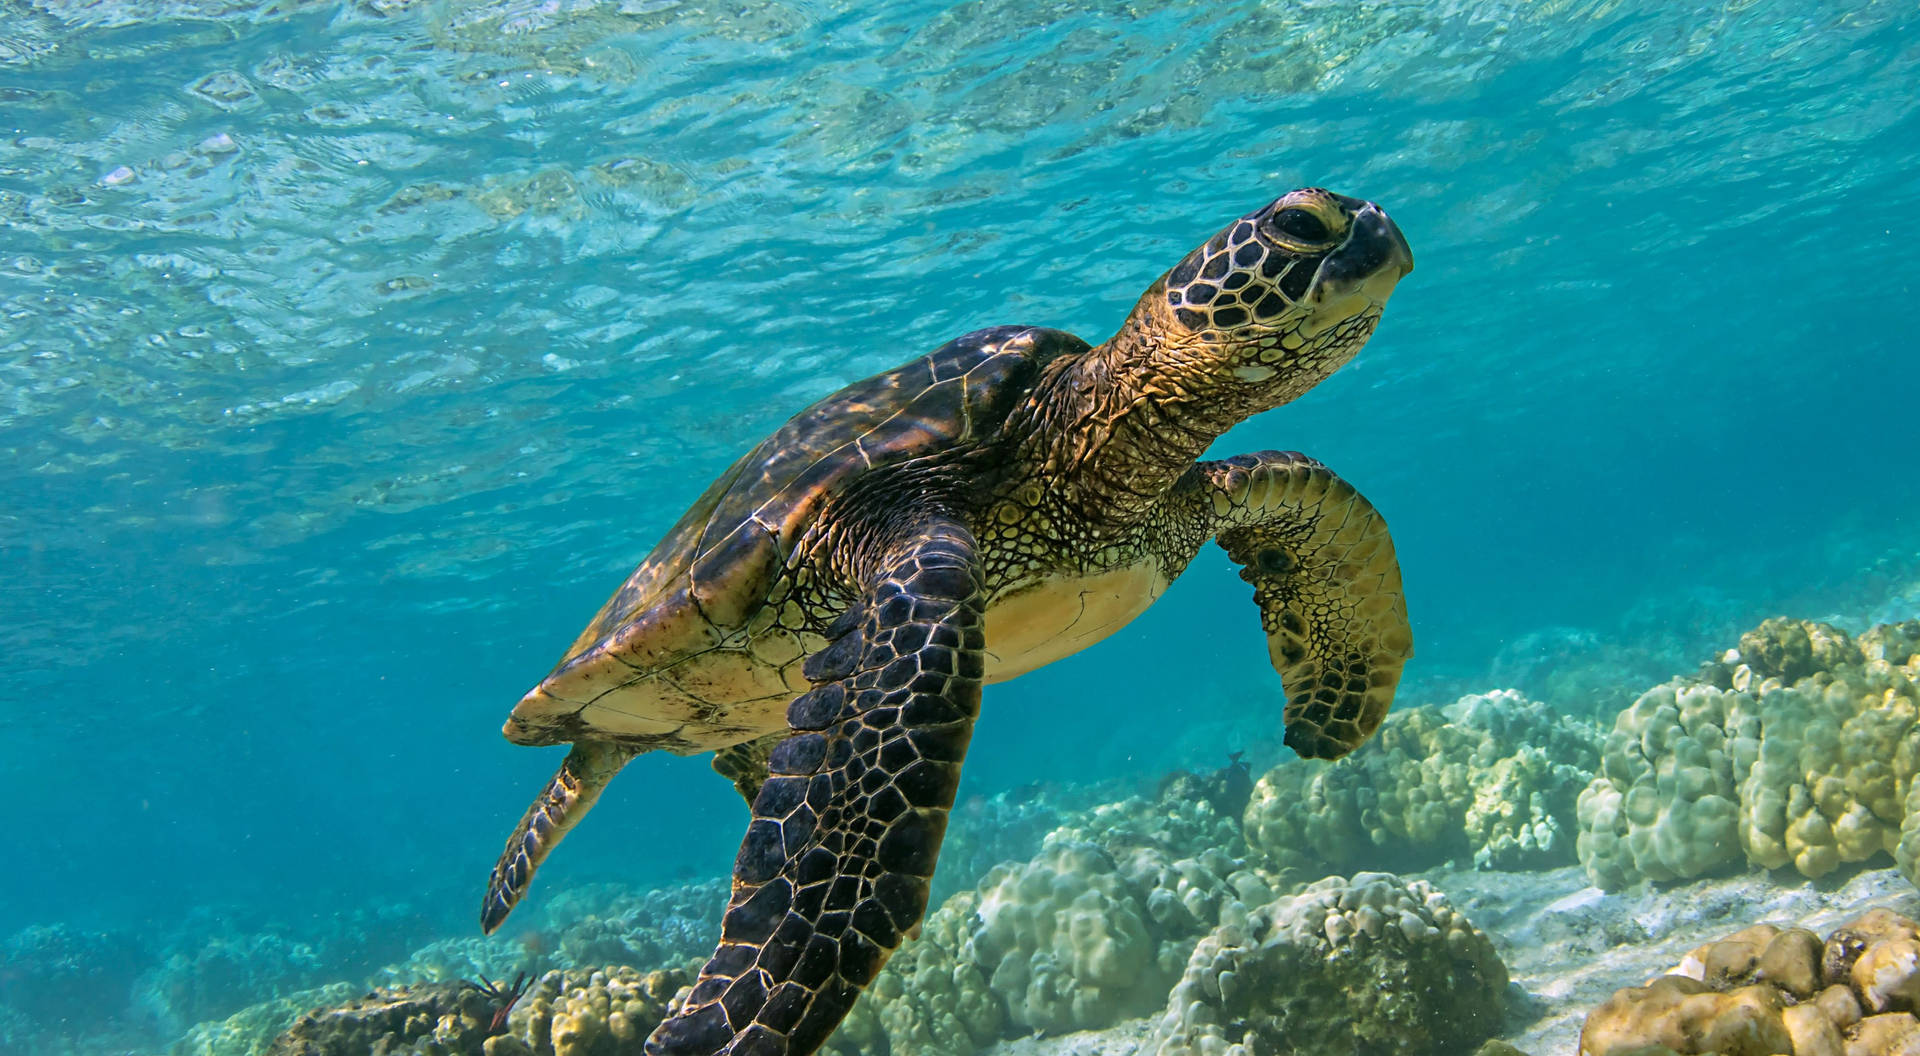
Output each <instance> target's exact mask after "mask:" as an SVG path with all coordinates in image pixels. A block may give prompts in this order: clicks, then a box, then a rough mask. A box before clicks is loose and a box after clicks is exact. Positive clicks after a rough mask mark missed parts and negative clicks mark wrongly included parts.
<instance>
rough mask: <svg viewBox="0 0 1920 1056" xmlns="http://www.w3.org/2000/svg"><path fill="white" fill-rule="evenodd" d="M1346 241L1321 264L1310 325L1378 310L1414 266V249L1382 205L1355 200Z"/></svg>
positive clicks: (1316, 327) (1327, 323) (1326, 324)
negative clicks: (1356, 207) (1350, 232)
mask: <svg viewBox="0 0 1920 1056" xmlns="http://www.w3.org/2000/svg"><path fill="white" fill-rule="evenodd" d="M1356 204H1358V205H1359V208H1358V209H1356V210H1355V211H1354V214H1353V228H1352V234H1351V235H1350V236H1349V237H1348V238H1347V243H1346V245H1343V246H1341V247H1340V248H1339V249H1337V250H1334V252H1333V253H1332V254H1331V255H1329V256H1328V257H1327V259H1326V261H1325V262H1324V263H1322V264H1321V265H1320V275H1319V282H1318V284H1317V289H1316V291H1315V292H1316V300H1318V301H1319V304H1318V305H1316V306H1315V307H1314V311H1313V318H1314V323H1313V324H1310V325H1313V326H1314V328H1315V329H1319V328H1321V327H1324V326H1328V325H1332V324H1333V323H1335V322H1338V321H1340V320H1343V319H1349V318H1351V317H1353V316H1355V315H1359V314H1361V313H1362V312H1366V311H1374V312H1377V311H1379V310H1380V309H1381V308H1382V307H1384V306H1385V305H1386V303H1387V297H1388V296H1390V295H1391V294H1392V293H1393V288H1394V286H1395V285H1396V284H1397V283H1399V281H1400V280H1401V279H1402V278H1404V277H1405V276H1406V275H1407V274H1408V273H1409V272H1411V271H1413V250H1412V249H1411V248H1410V247H1408V245H1407V238H1406V236H1405V235H1402V234H1401V233H1400V227H1399V225H1397V224H1395V223H1394V222H1393V218H1391V217H1389V216H1388V215H1387V214H1386V212H1385V211H1384V210H1382V209H1381V208H1380V207H1379V206H1377V205H1375V204H1373V203H1372V202H1358V203H1356Z"/></svg>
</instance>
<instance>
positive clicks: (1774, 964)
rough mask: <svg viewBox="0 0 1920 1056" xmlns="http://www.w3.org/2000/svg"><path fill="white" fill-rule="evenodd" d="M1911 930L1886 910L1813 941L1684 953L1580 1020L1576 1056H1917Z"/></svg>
mask: <svg viewBox="0 0 1920 1056" xmlns="http://www.w3.org/2000/svg"><path fill="white" fill-rule="evenodd" d="M1916 940H1920V926H1916V925H1915V924H1914V922H1913V921H1911V920H1909V919H1907V918H1905V917H1902V916H1900V915H1898V914H1896V913H1892V912H1889V911H1888V910H1885V909H1876V910H1873V911H1871V912H1869V913H1867V914H1865V915H1863V916H1861V917H1859V918H1857V919H1855V920H1853V921H1851V922H1849V923H1846V924H1843V925H1841V926H1840V927H1838V928H1836V929H1834V931H1833V932H1832V933H1831V934H1830V935H1829V936H1828V937H1827V938H1826V939H1825V940H1824V941H1823V940H1821V939H1820V938H1818V937H1817V936H1815V935H1814V934H1813V933H1812V932H1810V931H1806V930H1804V929H1800V928H1789V929H1785V930H1782V929H1780V928H1776V927H1774V926H1772V925H1767V924H1760V925H1755V926H1754V927H1750V928H1746V929H1743V930H1741V931H1738V932H1735V933H1734V934H1732V935H1729V936H1727V937H1726V938H1724V939H1721V940H1720V941H1718V942H1711V943H1708V944H1706V945H1704V946H1701V947H1700V948H1698V949H1696V950H1694V951H1693V952H1692V953H1689V954H1688V955H1687V956H1686V957H1685V958H1683V959H1682V960H1681V962H1680V964H1679V966H1678V967H1676V968H1674V969H1673V970H1672V971H1670V972H1669V973H1667V974H1666V975H1663V976H1661V977H1659V978H1658V979H1655V980H1653V981H1651V982H1649V983H1648V984H1646V985H1645V986H1639V987H1632V988H1629V989H1625V990H1620V991H1618V992H1616V993H1615V994H1614V995H1613V996H1612V997H1611V998H1609V999H1608V1000H1607V1002H1606V1003H1605V1004H1603V1005H1601V1006H1600V1007H1599V1008H1598V1009H1595V1010H1594V1012H1593V1013H1592V1014H1591V1015H1589V1016H1588V1017H1587V1020H1586V1024H1585V1026H1584V1027H1583V1028H1582V1029H1581V1032H1580V1053H1581V1056H1645V1054H1647V1053H1671V1054H1676V1056H1692V1054H1702V1053H1719V1054H1722V1056H1748V1054H1752V1056H1768V1054H1772V1053H1788V1052H1790V1053H1793V1054H1795V1056H1893V1054H1895V1053H1899V1054H1907V1053H1914V1052H1920V1021H1916V1020H1915V1019H1914V1015H1913V1013H1914V1011H1915V1009H1916V1008H1920V943H1917V942H1916Z"/></svg>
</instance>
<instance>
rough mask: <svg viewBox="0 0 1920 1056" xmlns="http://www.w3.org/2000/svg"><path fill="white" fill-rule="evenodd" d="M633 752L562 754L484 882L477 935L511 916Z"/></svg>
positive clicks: (600, 744) (588, 746)
mask: <svg viewBox="0 0 1920 1056" xmlns="http://www.w3.org/2000/svg"><path fill="white" fill-rule="evenodd" d="M634 754H635V753H634V751H633V750H632V749H630V748H623V747H621V746H619V745H617V744H614V743H613V742H611V741H580V742H578V743H576V744H575V745H574V746H573V751H571V752H568V753H567V758H566V761H565V762H562V763H561V764H560V770H559V772H558V773H555V774H554V775H553V780H551V781H549V782H547V787H546V788H544V789H542V790H541V792H540V795H539V796H537V797H536V798H535V799H534V801H533V806H531V807H528V808H527V813H526V814H525V815H524V816H522V817H521V819H520V825H519V827H517V828H515V829H514V830H513V835H512V836H509V837H508V838H507V849H506V850H504V851H502V852H501V853H500V861H499V862H497V863H495V865H494V867H493V875H491V876H489V877H488V878H487V895H486V897H485V898H484V899H482V900H481V902H480V930H481V931H483V932H485V933H486V934H488V935H491V934H493V932H494V929H496V928H498V927H499V926H500V925H501V924H502V923H504V922H505V921H506V919H507V914H509V913H511V912H513V907H514V906H515V905H518V904H519V902H520V899H521V897H522V896H523V895H525V894H526V893H527V886H528V885H529V884H531V883H533V873H534V870H536V869H538V868H540V863H541V862H544V861H546V860H547V855H549V854H551V853H553V848H554V847H555V846H556V845H558V844H559V843H560V839H561V837H564V836H565V835H566V834H567V833H568V831H569V830H571V829H572V828H573V827H574V826H575V825H578V824H579V823H580V819H581V818H584V817H586V815H587V811H589V810H591V809H593V805H594V803H595V802H596V801H598V800H599V799H600V793H601V792H603V791H605V790H606V787H607V782H609V781H612V780H613V775H615V774H617V773H619V772H620V768H621V767H623V766H625V765H627V761H628V760H630V759H632V758H633V757H634Z"/></svg>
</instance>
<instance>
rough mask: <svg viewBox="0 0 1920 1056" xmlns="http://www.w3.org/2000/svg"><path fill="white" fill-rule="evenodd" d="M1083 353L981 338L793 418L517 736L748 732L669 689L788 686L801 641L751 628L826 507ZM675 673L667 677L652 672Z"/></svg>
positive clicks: (528, 703) (988, 431)
mask: <svg viewBox="0 0 1920 1056" xmlns="http://www.w3.org/2000/svg"><path fill="white" fill-rule="evenodd" d="M1087 347H1088V346H1087V344H1086V343H1085V342H1084V341H1081V340H1080V339H1079V338H1077V337H1074V336H1073V335H1071V334H1067V333H1064V332H1061V331H1058V330H1046V329H1041V328H1035V327H1013V326H1007V327H993V328H990V329H987V330H978V331H975V332H973V333H971V334H967V335H965V336H963V337H960V338H956V339H955V340H953V341H950V342H948V343H947V344H945V345H943V346H941V347H940V348H938V349H936V350H934V351H933V352H931V353H929V354H928V355H926V356H922V357H920V358H918V359H915V360H913V361H912V362H909V363H907V364H905V365H903V366H900V367H898V368H896V369H894V370H890V371H886V372H884V373H881V374H876V375H874V376H873V377H870V378H867V379H866V380H864V381H860V382H856V383H854V384H852V385H849V386H847V387H846V388H844V389H841V390H840V391H839V392H836V393H834V394H832V395H830V396H827V397H825V398H824V399H821V400H819V401H817V402H815V403H814V404H813V405H811V406H809V407H807V408H806V409H805V410H802V411H801V412H800V413H799V414H796V415H794V416H793V418H791V419H789V420H788V421H787V423H786V424H785V425H783V426H781V427H780V428H779V429H778V430H776V431H775V432H774V433H773V435H772V436H769V437H768V438H767V439H766V440H764V441H762V442H761V443H760V444H759V445H758V446H756V447H755V448H754V449H753V450H751V451H749V452H747V453H746V454H745V455H744V456H742V457H741V458H740V459H739V461H737V462H735V463H734V464H733V465H732V466H731V467H729V468H728V470H727V471H726V472H725V473H723V474H722V475H721V476H720V477H719V479H717V480H715V481H714V482H713V484H712V485H711V486H709V487H708V488H707V490H706V491H705V493H703V494H702V495H701V497H700V498H699V500H698V501H696V502H695V503H694V504H693V506H692V507H691V508H689V509H688V510H687V512H686V514H684V515H683V516H682V517H681V518H680V520H679V521H678V522H677V523H676V524H675V525H674V527H673V528H672V529H671V530H670V531H669V532H668V533H667V535H666V536H665V537H664V538H663V539H661V541H660V543H659V545H657V546H656V547H654V549H653V551H652V553H650V554H648V555H647V557H646V559H645V560H643V561H642V562H641V563H640V565H639V567H638V568H636V569H635V570H634V571H633V574H632V575H630V576H629V577H628V578H627V580H626V582H625V583H623V584H622V585H621V586H620V588H619V589H618V590H616V591H615V592H614V594H613V596H612V597H611V598H609V599H608V600H607V603H606V604H605V605H603V606H602V607H601V609H600V612H599V614H598V615H596V616H595V617H594V619H593V620H592V622H590V623H589V624H588V625H587V628H586V630H585V631H583V632H582V633H581V635H580V636H579V638H577V639H575V641H574V643H573V645H572V646H571V647H570V648H569V649H568V650H567V654H566V656H565V657H563V658H562V659H561V661H560V662H559V664H557V665H556V666H555V667H554V669H553V671H552V672H551V673H550V674H548V675H547V677H546V678H545V679H543V680H542V681H541V683H540V684H539V685H538V686H536V687H534V689H533V690H532V691H530V692H529V693H528V694H527V695H526V696H525V697H524V698H523V699H522V700H521V701H520V703H519V704H518V705H517V706H516V707H515V708H514V711H513V714H512V716H511V717H510V718H509V719H508V721H507V725H506V728H505V730H504V732H505V733H506V736H507V737H508V739H510V740H513V741H516V742H518V743H522V744H554V743H559V742H562V741H570V740H576V739H580V738H582V737H589V736H601V737H613V738H616V739H621V740H624V741H628V742H630V743H633V744H635V745H636V746H641V747H664V748H668V749H671V750H676V751H698V750H703V749H706V748H711V747H716V746H718V745H720V744H725V743H731V742H730V741H729V740H728V738H731V739H734V740H737V739H740V737H741V736H743V735H746V734H751V733H752V732H753V731H752V730H749V729H745V728H744V726H743V724H742V723H741V722H740V721H739V719H740V716H738V715H735V714H733V713H732V712H731V711H728V712H727V713H726V715H725V717H724V718H722V717H721V715H720V713H718V712H714V711H713V709H712V708H709V709H708V712H707V713H702V714H693V715H689V714H688V710H689V709H688V707H687V703H686V701H687V697H688V695H687V693H686V692H685V690H682V689H679V688H676V686H673V685H669V684H668V683H669V681H671V682H672V683H677V684H678V685H684V686H689V687H691V686H692V685H698V686H699V687H700V688H699V690H697V691H696V692H697V693H698V694H699V695H700V696H701V698H702V699H703V700H708V701H709V703H710V704H722V703H724V704H732V703H735V702H742V703H744V702H747V701H758V700H761V699H765V698H767V697H768V696H769V694H773V695H778V694H780V693H782V692H784V691H785V687H786V683H787V682H789V681H791V679H790V675H789V673H787V672H786V668H787V667H788V665H790V664H791V655H790V654H792V652H793V650H794V643H793V642H789V641H785V640H783V641H782V643H780V644H778V645H774V646H772V647H771V648H770V649H769V650H767V652H768V654H769V655H767V656H766V657H764V658H760V657H757V656H756V654H757V653H759V652H760V650H759V649H758V647H757V646H756V645H754V644H753V643H752V642H751V641H750V637H751V636H750V634H749V631H748V628H749V626H750V624H752V623H753V619H754V617H755V615H756V614H758V613H759V612H760V611H761V610H762V609H763V608H764V607H765V606H766V605H767V603H768V601H769V595H770V593H772V592H774V591H775V590H776V586H777V585H780V584H783V583H784V582H785V579H784V577H783V576H782V574H781V573H782V569H783V568H784V567H785V566H786V565H787V564H788V562H789V561H790V559H792V557H793V553H794V549H795V547H796V546H797V545H799V543H800V541H801V540H802V539H803V538H804V536H805V535H806V533H807V531H808V530H809V529H810V528H811V527H812V526H813V525H814V523H815V522H816V520H817V519H818V517H819V516H820V514H821V511H822V510H823V509H824V508H826V507H827V506H828V505H829V504H830V503H831V501H832V500H833V498H834V497H835V496H837V495H840V494H843V493H844V492H845V491H846V489H847V488H848V487H849V486H851V485H852V484H853V482H854V481H855V480H857V479H858V478H860V477H861V476H862V475H864V474H866V473H870V472H872V471H873V470H876V469H881V468H885V467H890V466H897V465H900V464H902V463H906V462H910V461H912V460H914V459H918V458H923V457H928V456H934V455H939V454H943V453H946V452H949V451H952V450H955V449H956V448H959V447H962V446H965V445H969V444H977V443H979V442H981V441H982V440H983V439H986V438H988V437H989V436H990V435H992V434H993V433H994V432H995V431H997V429H998V428H999V426H1000V424H1001V422H1002V421H1004V419H1005V417H1006V415H1007V412H1008V411H1009V409H1010V408H1011V407H1012V406H1013V405H1014V403H1015V401H1016V400H1017V398H1018V397H1019V396H1020V395H1022V394H1023V393H1024V392H1025V391H1026V390H1027V388H1028V387H1029V386H1030V385H1031V383H1032V381H1033V379H1034V378H1035V377H1036V376H1037V374H1038V372H1039V368H1040V367H1041V366H1042V365H1043V364H1044V363H1045V362H1046V361H1048V360H1050V359H1052V358H1054V357H1055V356H1057V355H1059V354H1061V353H1063V352H1076V351H1084V350H1085V349H1086V348H1087ZM792 630H793V629H792V628H787V629H786V630H785V631H784V632H783V633H784V634H785V635H786V637H787V638H794V635H793V633H792ZM795 640H796V641H797V639H795ZM742 650H744V651H742ZM667 668H672V669H673V677H672V679H671V680H665V679H661V678H659V677H657V676H658V675H659V673H660V672H662V671H663V670H664V669H667ZM709 694H711V695H712V697H711V698H709V697H708V695H709ZM720 698H725V699H724V700H723V699H720ZM747 710H748V712H750V713H755V714H757V713H758V712H759V710H760V709H759V708H757V707H756V708H749V709H747ZM773 710H774V711H775V712H777V711H778V709H773ZM709 717H711V718H712V719H713V720H714V721H711V722H709V721H708V718H709ZM663 728H665V729H666V731H667V732H663Z"/></svg>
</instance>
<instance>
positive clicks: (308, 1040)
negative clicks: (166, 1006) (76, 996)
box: [209, 967, 692, 1056]
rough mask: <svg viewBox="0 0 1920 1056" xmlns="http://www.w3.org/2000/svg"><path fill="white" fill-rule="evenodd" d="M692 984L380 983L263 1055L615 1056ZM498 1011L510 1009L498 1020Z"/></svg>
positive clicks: (604, 974) (582, 977) (319, 1012)
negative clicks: (494, 986) (505, 986)
mask: <svg viewBox="0 0 1920 1056" xmlns="http://www.w3.org/2000/svg"><path fill="white" fill-rule="evenodd" d="M691 981H692V977H691V976H690V975H689V974H688V973H686V972H681V971H665V972H651V973H647V974H645V975H642V974H641V973H639V972H636V971H634V970H633V969H631V968H625V967H620V968H612V969H608V970H605V971H594V972H587V971H569V972H559V971H554V972H548V973H547V974H546V975H545V976H543V977H541V979H540V980H539V981H538V982H536V983H535V984H534V985H533V987H532V988H531V989H530V990H529V991H528V992H527V994H526V996H525V998H524V999H522V1000H520V1001H518V1002H511V1001H510V1000H509V997H508V995H503V994H501V993H499V992H494V991H488V990H485V989H482V988H480V987H477V986H475V985H473V984H470V983H424V984H421V985H418V986H399V987H391V988H384V989H380V990H376V991H374V992H372V993H369V994H367V995H366V996H365V997H362V998H360V999H359V1000H356V1001H351V1002H347V1003H344V1004H341V1005H337V1006H334V1007H329V1008H320V1009H316V1010H314V1011H312V1012H309V1013H307V1014H306V1015H303V1016H301V1017H300V1018H299V1019H298V1020H296V1021H295V1022H294V1023H293V1025H292V1026H291V1027H289V1028H288V1029H287V1031H286V1032H285V1033H283V1034H281V1035H280V1036H279V1037H278V1038H275V1039H274V1041H273V1043H272V1044H271V1045H270V1046H269V1047H267V1048H266V1049H265V1050H264V1051H265V1053H266V1056H364V1054H366V1053H370V1052H372V1053H393V1054H398V1053H412V1054H418V1056H615V1054H617V1053H623V1052H637V1051H639V1047H640V1043H641V1041H642V1040H644V1039H645V1038H646V1036H647V1034H648V1032H650V1031H651V1030H652V1029H653V1026H654V1024H656V1023H658V1022H659V1021H660V1019H661V1018H662V1017H663V1016H664V1015H665V1014H666V1011H667V1004H668V1002H669V1001H670V1000H671V999H672V997H673V995H674V994H675V992H677V991H678V990H679V989H680V988H682V987H683V986H685V985H686V984H688V983H689V982H691ZM503 1010H506V1011H507V1015H506V1016H505V1017H504V1022H501V1021H500V1020H501V1017H500V1016H499V1013H501V1012H502V1011H503ZM250 1051H252V1050H247V1049H232V1050H227V1051H224V1052H210V1053H209V1056H237V1054H238V1053H242V1052H250Z"/></svg>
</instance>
